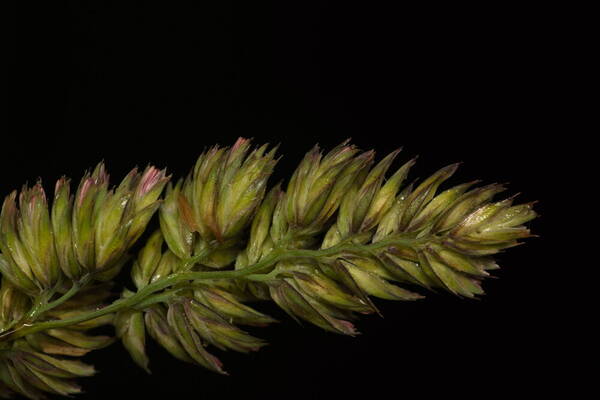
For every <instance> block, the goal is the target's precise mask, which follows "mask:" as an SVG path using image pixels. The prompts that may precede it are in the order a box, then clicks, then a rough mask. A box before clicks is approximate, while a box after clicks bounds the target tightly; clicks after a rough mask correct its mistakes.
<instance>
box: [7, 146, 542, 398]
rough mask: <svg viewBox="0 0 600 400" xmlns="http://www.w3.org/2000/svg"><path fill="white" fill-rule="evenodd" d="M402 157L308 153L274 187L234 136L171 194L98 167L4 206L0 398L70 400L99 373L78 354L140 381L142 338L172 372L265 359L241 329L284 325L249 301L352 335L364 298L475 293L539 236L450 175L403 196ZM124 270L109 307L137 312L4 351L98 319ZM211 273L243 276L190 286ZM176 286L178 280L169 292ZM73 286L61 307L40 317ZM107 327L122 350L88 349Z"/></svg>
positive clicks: (266, 154)
mask: <svg viewBox="0 0 600 400" xmlns="http://www.w3.org/2000/svg"><path fill="white" fill-rule="evenodd" d="M399 154H400V150H396V151H393V152H392V153H390V154H389V155H387V156H385V157H384V158H382V159H381V160H379V161H376V160H375V153H374V152H373V151H366V152H364V151H361V150H360V149H358V148H356V147H355V146H353V145H351V144H349V143H348V142H344V143H342V144H340V145H339V146H337V147H335V148H334V149H332V150H331V151H329V152H327V153H324V152H323V151H322V150H321V149H320V148H319V147H318V146H315V147H314V148H313V149H312V150H310V151H309V152H308V153H307V154H306V155H305V157H304V158H303V159H302V160H301V162H300V164H299V166H298V167H297V169H296V170H295V171H294V173H293V174H292V176H291V178H290V180H289V182H288V183H287V184H286V185H285V186H282V185H281V184H277V185H274V186H272V187H271V188H268V180H269V177H270V176H271V174H272V172H273V169H274V167H275V165H276V163H277V158H276V148H270V147H269V146H268V145H263V146H260V147H253V146H252V144H251V142H250V141H249V140H248V139H242V138H241V139H239V140H238V141H237V142H236V143H235V144H234V145H233V146H231V147H222V146H214V147H212V148H210V149H208V150H206V151H205V152H203V153H202V154H201V155H200V157H199V158H198V161H197V163H196V165H195V166H194V168H192V170H191V171H190V173H189V174H188V175H187V177H186V178H185V179H181V180H179V181H177V182H174V183H168V180H169V178H168V177H167V176H166V175H165V172H164V171H159V170H157V169H156V168H154V167H149V168H147V169H146V170H145V171H144V172H143V173H141V174H140V173H138V172H137V171H135V170H134V171H133V172H132V173H130V174H129V175H128V176H127V177H126V178H125V179H124V180H123V182H122V183H121V184H120V185H119V186H117V187H116V188H112V189H111V188H109V184H108V175H107V174H106V172H105V170H104V166H103V165H102V164H101V165H99V166H98V167H97V168H96V169H95V170H94V171H93V172H92V173H90V174H86V175H85V177H84V178H83V179H82V181H81V183H80V184H79V187H78V188H77V191H76V192H75V194H74V195H71V193H70V185H69V181H68V180H67V179H66V178H63V179H61V180H59V182H58V183H57V185H56V190H55V196H54V201H53V203H52V207H49V206H48V204H47V200H46V196H45V193H44V190H43V189H42V186H41V184H36V185H34V186H33V187H31V188H28V187H25V188H24V189H23V190H22V191H21V193H20V194H19V195H17V193H16V192H13V193H12V194H10V195H9V196H8V197H7V198H6V200H5V201H4V204H3V207H2V213H1V215H0V251H1V255H0V272H1V273H2V285H1V287H0V397H7V396H9V395H10V394H11V393H19V394H21V395H23V396H26V397H28V398H30V399H42V398H44V393H54V394H61V395H70V394H73V393H77V392H78V391H79V388H78V386H77V385H76V384H75V383H74V382H73V379H74V378H77V377H82V376H89V375H91V374H93V372H94V371H93V368H91V367H89V366H86V365H84V364H82V363H81V362H79V361H77V360H75V359H73V357H79V356H82V355H84V354H86V353H87V352H89V351H91V350H95V349H99V348H102V347H104V346H107V345H109V344H111V343H112V342H113V341H115V340H118V341H120V342H121V343H122V344H123V346H124V348H125V349H126V350H127V351H128V352H129V354H130V355H131V357H132V359H133V361H134V362H135V363H136V364H137V365H139V366H140V367H141V368H143V369H145V370H146V371H149V370H150V365H151V363H150V360H149V358H148V356H147V354H146V345H147V342H148V340H150V339H151V340H154V341H156V342H157V343H158V344H159V345H160V346H161V347H163V348H164V349H165V350H166V351H167V352H169V353H170V354H171V355H173V356H174V357H175V358H177V359H179V360H182V361H185V362H189V363H193V364H197V365H200V366H203V367H205V368H207V369H209V370H212V371H215V372H218V373H226V372H225V368H224V366H223V365H222V363H221V361H220V360H219V358H218V353H219V352H220V351H228V350H231V351H237V352H243V353H246V352H252V351H257V350H259V349H260V348H261V347H263V346H264V345H265V344H266V342H265V341H264V340H263V339H260V338H257V337H255V336H254V334H250V333H249V332H248V331H247V328H246V327H247V326H254V327H263V326H266V325H269V324H272V323H275V322H276V320H275V319H274V318H273V317H271V316H268V315H266V314H264V313H263V312H261V311H259V309H260V306H258V305H255V304H252V303H257V302H260V301H270V302H274V303H275V304H276V305H277V306H279V307H280V308H281V309H282V310H283V311H284V312H285V313H287V314H288V315H289V316H291V317H292V318H294V319H296V320H298V321H303V322H307V323H309V324H312V325H315V326H317V327H319V328H322V329H324V330H327V331H330V332H334V333H338V334H344V335H356V334H357V333H358V331H357V328H356V326H355V321H356V320H357V318H358V317H359V316H360V315H364V314H371V313H379V310H378V309H377V306H376V304H375V300H374V298H379V299H386V300H406V301H414V300H418V299H421V298H423V297H424V295H425V294H426V293H427V292H428V291H440V290H446V291H448V292H450V293H453V294H455V295H457V296H461V297H465V298H474V297H476V296H479V295H482V294H483V290H482V286H481V283H482V281H483V279H485V278H486V277H488V276H489V275H490V271H492V270H494V269H497V268H499V267H498V265H497V264H496V262H495V261H494V258H493V256H494V255H496V254H497V253H499V252H501V251H503V250H505V249H507V248H510V247H513V246H516V245H518V244H519V241H520V240H521V239H523V238H527V237H530V236H532V235H531V233H530V231H529V229H528V228H527V227H526V226H525V225H524V224H525V223H527V222H528V221H530V220H532V219H533V218H535V217H536V212H535V211H534V210H533V208H532V206H533V203H525V204H514V201H515V198H514V197H509V198H507V199H500V200H498V199H495V197H496V196H497V195H499V194H500V193H502V192H503V191H504V190H505V187H504V186H503V185H499V184H491V185H487V186H481V185H479V182H478V181H473V182H468V183H464V184H459V185H455V186H452V185H448V184H447V183H446V181H447V180H449V179H450V178H451V177H452V175H453V174H454V173H455V172H456V170H457V168H458V164H452V165H449V166H446V167H444V168H442V169H440V170H438V171H437V172H435V173H433V174H432V175H431V176H429V177H427V178H426V179H424V180H422V181H413V182H410V180H409V178H408V176H409V172H410V170H411V168H412V166H413V165H414V164H415V162H416V160H415V159H410V160H408V161H405V162H403V163H402V162H398V160H397V159H398V158H399ZM395 164H398V166H394V165H395ZM409 182H410V183H409ZM163 188H166V191H165V193H164V196H163V197H164V198H162V199H161V193H162V191H163ZM157 210H158V215H159V218H158V220H159V225H160V229H159V230H157V231H155V232H154V233H152V234H151V235H149V238H148V240H147V241H146V243H145V244H144V245H143V246H142V247H141V248H140V250H139V252H138V253H137V256H136V257H134V259H133V260H131V259H130V258H129V255H128V250H129V249H130V248H131V246H132V245H133V244H134V243H135V242H136V241H137V240H138V238H139V237H140V235H141V234H142V233H143V232H144V231H145V229H146V226H147V224H148V222H149V220H150V218H151V217H152V215H153V214H154V213H155V211H157ZM123 267H127V268H129V271H128V272H129V273H130V275H131V280H132V285H131V286H129V289H123V290H122V291H121V294H120V299H119V300H118V301H120V302H124V301H129V300H132V299H134V300H135V299H138V298H140V299H142V300H141V301H140V302H137V303H134V302H132V303H131V305H130V306H127V307H122V308H120V309H119V310H118V311H117V312H116V313H115V314H106V315H103V316H101V317H98V318H96V319H91V320H86V321H84V322H81V323H77V324H73V325H70V326H68V327H65V328H59V329H48V330H44V331H40V332H35V333H32V334H29V335H26V336H24V337H21V338H18V339H16V340H13V341H10V340H9V341H2V340H1V339H2V335H3V334H2V332H8V333H10V332H12V330H14V329H15V327H17V326H22V325H23V324H31V323H35V322H39V321H49V320H63V319H68V318H72V317H74V316H77V315H85V314H86V313H89V312H91V311H92V310H94V309H98V307H99V306H100V305H103V304H108V303H109V302H110V301H111V300H112V299H113V297H114V291H111V290H110V287H111V285H112V279H113V278H114V277H115V276H116V274H118V273H119V271H121V270H122V269H123ZM259 267H260V268H259ZM211 271H212V272H216V271H228V272H230V273H232V274H235V275H231V276H235V278H232V279H225V278H215V279H196V278H194V277H195V276H198V275H194V273H196V272H198V273H210V272H211ZM178 276H179V277H182V276H184V277H185V280H181V279H179V280H177V283H176V284H174V285H171V284H164V285H163V284H162V283H165V282H167V283H168V282H170V281H169V280H170V279H172V278H176V277H178ZM213 276H214V275H213ZM223 276H227V275H226V274H225V275H223ZM188 277H190V278H189V279H188ZM76 285H81V288H80V290H78V292H77V293H76V294H75V295H74V296H73V297H72V298H70V299H69V300H68V301H66V302H62V303H61V304H60V305H58V306H57V307H47V309H43V310H44V311H43V312H39V308H36V305H38V304H39V302H40V301H41V302H42V305H47V304H49V303H50V302H51V301H52V300H55V299H57V298H59V297H60V296H62V295H64V293H68V290H69V289H73V288H76V289H79V286H76ZM111 296H113V297H111ZM50 304H51V303H50ZM117 304H118V303H117ZM121 304H125V303H121ZM127 304H130V303H127ZM111 311H112V310H111ZM282 314H283V313H282ZM106 324H112V325H113V326H114V328H115V337H114V338H112V337H108V336H98V335H95V334H94V331H93V329H95V328H97V327H99V326H104V325H106Z"/></svg>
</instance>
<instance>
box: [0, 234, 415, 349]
mask: <svg viewBox="0 0 600 400" xmlns="http://www.w3.org/2000/svg"><path fill="white" fill-rule="evenodd" d="M425 240H426V239H423V238H421V239H414V238H405V237H401V236H396V237H392V238H389V239H386V240H384V241H381V242H377V243H371V244H366V245H361V244H356V243H340V244H339V245H336V246H333V247H330V248H328V249H319V250H305V249H292V250H285V249H281V248H276V249H274V250H273V251H272V252H271V253H269V255H267V256H266V257H265V258H264V259H262V260H261V261H259V262H258V263H256V264H253V265H251V266H249V267H246V268H243V269H239V270H226V271H195V272H190V271H187V270H186V267H190V266H192V265H194V264H195V263H197V262H198V261H199V260H201V258H202V257H200V256H198V257H194V258H193V259H190V260H187V261H186V262H185V264H184V268H183V270H182V271H181V272H179V273H175V274H172V275H169V276H168V277H166V278H165V279H162V280H160V281H157V282H154V283H152V284H150V285H148V286H146V287H144V288H142V289H141V290H140V291H138V292H137V293H136V294H134V295H132V296H130V297H128V298H121V299H119V300H116V301H115V302H114V303H112V304H111V305H109V306H107V307H104V308H102V309H99V310H96V311H93V312H90V313H87V314H82V315H78V316H75V317H71V318H66V319H62V320H52V321H44V322H39V323H36V324H32V325H29V324H23V325H22V326H20V327H18V328H16V329H14V330H11V331H8V332H5V333H4V334H2V335H0V342H2V341H6V340H14V339H17V338H20V337H23V336H25V335H29V334H31V333H35V332H39V331H43V330H47V329H54V328H64V327H67V326H70V325H75V324H78V323H81V322H84V321H88V320H91V319H94V318H98V317H101V316H103V315H106V314H110V313H114V312H117V311H119V310H121V309H123V308H126V307H136V306H139V305H140V304H146V305H150V304H154V303H156V302H159V301H161V299H163V300H164V299H167V298H168V297H169V296H172V295H173V294H171V293H165V294H164V295H163V294H159V295H157V296H155V297H153V298H152V299H149V297H150V296H151V295H153V294H154V293H156V292H158V291H160V290H163V289H165V288H167V287H169V286H173V285H175V284H177V283H180V282H185V281H194V280H204V279H238V278H244V277H248V276H249V275H254V274H257V273H260V272H262V271H264V270H265V269H267V268H269V267H271V266H273V265H274V264H276V263H278V262H280V261H285V260H290V259H295V258H318V257H330V256H334V255H335V256H339V255H341V254H344V253H350V254H357V255H365V254H369V253H370V252H372V251H374V250H378V249H381V248H386V247H390V246H403V247H406V246H409V247H413V246H415V245H416V244H418V243H420V242H422V241H425ZM69 292H70V291H69ZM69 292H67V293H69ZM71 295H72V294H71ZM161 295H163V296H162V297H161ZM66 296H67V294H65V295H64V296H63V297H61V298H60V299H58V300H56V301H54V302H53V303H56V302H59V301H61V300H62V301H66V300H63V298H64V297H66ZM146 300H148V301H146ZM51 304H52V303H51ZM59 304H60V303H59Z"/></svg>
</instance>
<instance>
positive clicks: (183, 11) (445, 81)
mask: <svg viewBox="0 0 600 400" xmlns="http://www.w3.org/2000/svg"><path fill="white" fill-rule="evenodd" d="M52 3H53V4H61V5H60V6H59V5H53V6H51V7H50V6H45V7H44V8H36V9H28V10H22V12H19V13H18V14H17V18H15V19H14V22H15V26H14V27H13V28H14V30H12V31H11V32H12V33H13V34H14V35H15V36H14V37H13V39H14V40H13V43H15V44H16V46H15V48H14V52H12V53H10V54H11V58H10V60H11V64H10V70H9V73H8V108H7V111H8V114H9V118H8V119H7V121H8V127H7V128H8V129H7V132H8V135H3V138H2V147H3V149H2V154H3V156H2V157H1V158H0V170H1V171H4V172H3V174H2V182H1V186H0V188H1V190H2V193H3V194H7V193H8V192H9V191H11V190H13V189H15V188H18V187H19V186H20V185H22V184H23V183H24V182H26V181H29V182H33V181H35V180H36V179H37V178H38V177H41V178H42V179H43V181H44V182H45V184H46V187H47V188H48V189H49V190H50V189H51V188H52V182H53V181H54V180H55V179H57V178H58V177H60V176H61V175H63V174H66V175H68V176H71V177H74V178H78V177H80V176H81V175H82V173H83V171H84V170H85V169H87V168H90V167H93V166H94V165H95V164H96V163H97V162H98V161H100V160H105V161H106V163H107V165H108V168H109V171H110V172H111V174H112V176H113V177H114V178H116V179H120V178H121V177H122V176H123V175H124V174H125V173H126V172H127V171H128V170H129V169H130V168H132V167H133V166H136V165H139V166H145V165H146V164H147V163H149V162H151V163H154V164H156V165H158V166H161V167H163V166H167V167H168V169H169V171H170V172H171V173H172V174H173V175H174V176H175V177H180V176H183V175H184V174H185V173H187V171H188V169H189V168H190V167H191V166H192V165H193V163H194V161H195V159H196V157H197V156H198V155H199V153H200V152H201V151H202V149H204V148H205V147H206V146H209V145H212V144H214V143H220V144H231V143H232V142H233V141H234V140H235V138H236V137H238V136H245V137H253V138H254V139H255V142H256V143H263V142H271V143H274V144H275V143H280V144H281V147H280V153H281V154H283V155H284V157H283V158H282V160H281V161H280V163H279V165H278V168H277V172H276V173H275V176H274V178H273V180H272V182H275V181H276V180H279V179H284V178H286V177H289V175H290V174H291V173H292V171H293V168H294V167H295V165H296V164H297V162H298V161H299V160H300V158H301V156H302V154H303V153H304V152H306V151H307V150H308V149H309V148H310V147H311V146H312V145H314V144H315V143H317V142H318V143H320V144H321V145H322V146H323V147H324V148H331V146H333V145H335V144H337V143H339V142H341V141H342V140H344V139H345V138H348V137H351V138H352V139H353V142H354V143H355V144H357V145H358V146H360V147H361V148H364V149H370V148H373V149H375V150H377V151H378V154H380V155H383V154H386V153H387V152H389V151H391V150H392V149H394V148H396V147H399V146H403V147H404V151H403V153H402V155H401V157H400V160H401V161H402V160H408V158H409V157H412V156H414V155H417V154H418V155H419V156H420V158H419V162H418V163H417V166H416V167H415V168H414V170H413V173H412V176H413V177H425V176H427V175H428V174H431V173H432V172H434V171H435V170H436V169H438V168H439V167H442V166H444V165H447V164H448V163H452V162H456V161H462V162H464V164H463V166H462V167H461V168H460V170H459V172H458V173H457V174H456V175H455V177H454V178H452V182H454V183H459V182H463V181H467V180H472V179H475V178H480V179H483V180H484V182H486V183H491V182H495V181H497V182H510V189H511V192H512V193H516V192H523V194H522V195H521V199H522V201H531V200H541V202H540V204H539V205H538V210H539V211H540V212H541V214H542V218H541V219H538V220H536V221H534V222H533V223H532V224H531V226H532V229H533V230H534V231H535V232H536V233H538V234H540V235H541V238H536V239H531V240H530V241H529V242H528V243H527V245H526V246H522V247H519V248H515V249H511V250H510V251H509V252H507V253H506V254H503V255H501V256H500V257H499V260H500V264H501V265H502V266H503V267H504V268H503V269H502V270H501V271H500V272H498V273H497V276H498V277H499V278H500V279H497V280H489V281H487V282H486V284H485V286H484V288H485V289H486V291H487V295H486V296H484V297H483V298H482V299H481V300H479V301H467V300H461V299H457V298H454V297H452V296H449V295H443V294H438V295H433V294H432V295H430V296H428V297H427V299H425V300H423V301H420V302H417V303H392V302H384V301H379V302H377V305H378V306H379V307H380V308H381V310H382V311H383V314H384V316H385V318H383V319H381V318H378V317H375V316H370V317H365V318H363V319H362V320H361V321H360V322H359V325H358V326H359V329H360V330H361V332H363V334H362V335H360V336H358V337H356V338H347V337H341V336H336V335H333V334H329V333H325V332H322V331H320V330H318V329H317V328H314V327H311V326H304V327H299V326H297V325H296V324H295V323H293V322H291V321H290V320H289V318H286V317H285V316H284V315H283V313H282V312H281V311H279V310H277V309H276V308H274V307H269V306H268V305H266V306H264V307H263V308H262V309H264V310H266V311H268V312H270V313H272V314H274V315H275V316H277V317H279V318H280V319H281V320H282V322H281V323H280V324H278V325H277V326H273V327H270V328H268V329H263V330H262V331H260V332H258V334H259V336H261V337H263V338H266V339H267V340H268V341H269V342H270V343H271V345H270V346H268V347H266V348H264V349H263V350H261V351H260V352H259V353H257V354H252V355H239V354H232V353H227V354H220V353H217V354H220V356H221V358H222V359H223V360H224V361H225V368H226V370H228V371H229V372H230V374H231V376H229V377H224V376H218V375H216V374H213V373H210V372H207V371H205V370H203V369H201V368H196V367H193V366H190V365H186V364H182V363H180V362H178V361H176V360H175V359H173V358H171V357H170V356H168V355H166V353H165V352H163V351H162V350H161V349H159V348H158V347H157V346H156V345H154V344H153V343H150V344H149V353H150V358H151V369H152V371H153V375H151V376H147V375H146V374H145V373H144V372H143V371H141V370H140V369H139V368H137V367H136V366H135V365H134V364H133V363H132V362H131V361H130V360H129V358H128V356H127V354H126V353H125V351H124V349H123V348H122V346H121V345H120V344H115V345H114V346H112V347H111V348H109V349H105V350H102V351H98V352H97V353H96V354H92V355H90V356H89V361H91V362H93V363H94V364H95V365H96V366H97V368H98V369H99V370H100V371H101V372H100V374H99V375H98V376H96V377H94V378H92V379H85V380H82V383H83V385H84V387H85V389H86V392H87V393H86V394H85V395H82V396H80V397H79V398H81V399H107V398H114V397H116V398H120V397H119V396H121V395H120V394H119V393H124V392H125V391H130V392H131V393H132V394H135V395H136V396H140V398H147V399H153V398H157V399H158V398H173V399H179V398H187V396H190V395H194V396H197V398H204V397H205V398H234V397H239V396H243V398H258V397H260V398H311V399H312V398H319V399H320V398H335V399H337V398H357V397H358V393H359V392H364V391H367V392H370V393H371V395H372V396H373V397H380V396H384V393H389V395H390V396H394V398H396V397H398V398H400V397H401V396H403V395H405V394H406V393H407V392H411V393H415V394H421V395H422V396H426V397H428V396H430V395H434V394H436V395H439V394H442V393H444V394H446V395H447V396H448V397H455V396H461V397H465V398H471V397H473V398H475V397H476V396H477V397H479V396H489V395H491V394H496V395H497V394H501V395H511V394H513V393H515V392H518V393H519V394H520V395H533V394H536V393H537V394H539V393H540V391H541V390H543V389H544V388H548V382H547V380H548V379H549V378H548V376H549V375H546V373H548V374H550V373H551V372H552V371H553V370H554V368H555V367H554V362H555V360H554V355H553V352H552V351H550V350H549V349H548V347H547V344H546V342H545V338H546V337H547V336H548V330H547V329H548V327H547V324H548V320H547V316H546V312H547V304H548V296H547V295H546V293H545V291H544V289H545V288H544V287H543V286H544V285H543V284H542V283H541V282H542V280H543V277H544V276H545V275H547V274H548V273H549V271H552V268H555V266H553V265H552V261H551V260H550V259H548V258H544V257H545V256H543V254H545V251H546V249H547V246H548V244H547V238H548V236H549V234H548V231H549V229H550V224H549V222H548V220H549V218H548V217H547V215H546V214H548V212H549V204H550V199H551V197H553V194H552V192H551V191H550V189H549V188H548V185H549V183H550V182H551V181H552V179H554V178H553V177H552V176H549V175H551V174H550V173H549V170H548V164H549V163H552V162H553V161H552V160H553V152H554V151H555V146H556V145H560V140H561V136H557V135H555V133H556V130H557V129H558V127H559V126H560V124H561V123H562V120H561V118H562V116H561V114H560V113H557V112H556V108H555V104H556V102H557V101H558V97H559V91H560V90H561V86H562V85H563V82H562V81H561V80H560V79H557V76H560V68H559V66H558V65H559V63H560V58H561V56H560V54H559V53H557V51H556V49H557V48H558V47H560V46H562V45H563V42H562V41H563V40H564V39H563V36H562V34H561V29H562V28H561V24H560V23H557V22H556V20H555V19H554V18H553V17H552V18H551V17H550V16H549V15H548V14H547V10H543V9H533V8H531V9H525V8H524V7H523V6H520V7H514V8H509V7H505V6H502V5H500V4H498V5H496V6H493V7H492V6H490V7H487V8H481V7H480V8H477V7H473V6H469V7H464V8H462V7H460V6H457V5H452V6H451V7H448V6H445V7H444V6H439V5H438V6H434V5H429V6H424V7H423V8H422V9H414V8H409V7H401V8H398V7H393V8H392V7H391V5H381V4H378V3H376V2H356V3H353V2H340V3H333V2H326V1H321V2H317V3H310V2H244V3H243V4H241V5H240V4H231V3H230V2H225V1H218V2H216V1H213V2H161V3H148V2H141V1H139V2H117V1H115V2H92V3H82V2H70V3H68V4H67V3H58V2H57V3H54V2H52ZM256 3H258V4H256ZM390 3H392V2H390ZM198 4H200V5H198ZM398 165H399V163H398ZM550 386H552V385H550ZM142 396H143V397H142ZM169 396H170V397H169ZM215 396H216V397H215ZM331 396H332V397H331ZM135 398H137V397H135ZM239 398H241V397H239Z"/></svg>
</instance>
